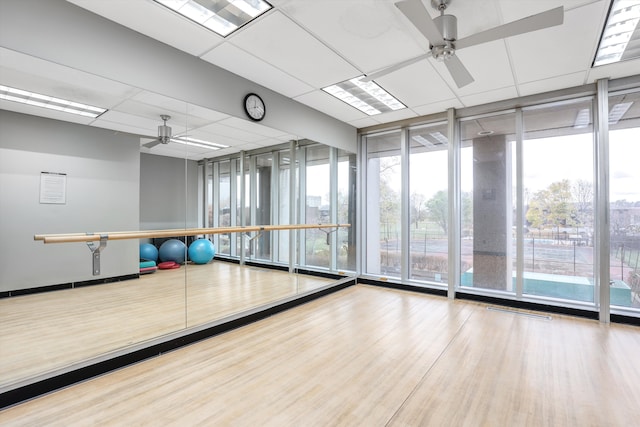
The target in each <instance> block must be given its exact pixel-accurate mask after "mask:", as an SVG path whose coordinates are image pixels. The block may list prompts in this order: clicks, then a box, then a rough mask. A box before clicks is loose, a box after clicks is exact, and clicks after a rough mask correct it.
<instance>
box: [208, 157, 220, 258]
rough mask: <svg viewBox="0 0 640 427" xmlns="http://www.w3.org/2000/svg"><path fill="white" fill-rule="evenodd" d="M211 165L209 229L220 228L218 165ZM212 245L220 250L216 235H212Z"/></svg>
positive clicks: (214, 163) (213, 163) (216, 163)
mask: <svg viewBox="0 0 640 427" xmlns="http://www.w3.org/2000/svg"><path fill="white" fill-rule="evenodd" d="M210 164H211V178H212V179H211V216H212V218H211V221H212V222H211V224H210V226H211V227H219V226H220V164H219V163H218V162H210ZM212 237H213V244H214V245H215V247H216V248H218V250H219V248H220V239H219V237H220V236H219V235H218V234H213V235H212Z"/></svg>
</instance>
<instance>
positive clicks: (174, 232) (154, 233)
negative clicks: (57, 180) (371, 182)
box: [33, 224, 351, 244]
mask: <svg viewBox="0 0 640 427" xmlns="http://www.w3.org/2000/svg"><path fill="white" fill-rule="evenodd" d="M350 226H351V224H290V225H249V226H238V227H217V228H177V229H171V230H142V231H111V232H99V233H69V234H36V235H34V236H33V240H42V241H43V243H45V244H46V243H74V242H95V241H99V240H100V239H101V238H105V237H106V240H127V239H147V238H152V237H175V236H195V235H198V234H226V233H239V232H240V233H241V232H246V231H272V230H302V229H312V228H340V227H350Z"/></svg>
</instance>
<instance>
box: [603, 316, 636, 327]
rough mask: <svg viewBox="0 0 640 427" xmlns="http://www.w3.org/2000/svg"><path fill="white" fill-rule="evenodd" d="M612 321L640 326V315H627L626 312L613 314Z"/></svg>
mask: <svg viewBox="0 0 640 427" xmlns="http://www.w3.org/2000/svg"><path fill="white" fill-rule="evenodd" d="M610 319H611V322H613V323H624V324H626V325H632V326H640V317H633V316H627V315H624V314H611V315H610Z"/></svg>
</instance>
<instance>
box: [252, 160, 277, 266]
mask: <svg viewBox="0 0 640 427" xmlns="http://www.w3.org/2000/svg"><path fill="white" fill-rule="evenodd" d="M272 165H273V155H272V154H271V153H268V154H262V155H259V156H257V157H256V172H255V174H256V191H255V201H254V204H253V206H254V207H255V212H254V215H255V225H271V224H272V220H271V206H272V202H271V201H272V193H273V192H274V191H273V190H274V189H272V188H271V183H272V176H271V175H272V170H273V166H272ZM252 245H253V247H252V253H253V256H254V257H255V258H257V259H261V260H270V259H271V232H267V233H262V234H260V235H259V236H258V237H256V238H255V239H253V240H252Z"/></svg>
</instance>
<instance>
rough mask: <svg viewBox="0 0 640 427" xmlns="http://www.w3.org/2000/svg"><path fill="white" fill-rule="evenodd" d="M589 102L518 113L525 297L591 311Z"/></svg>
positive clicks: (593, 289)
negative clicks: (582, 304) (586, 305)
mask: <svg viewBox="0 0 640 427" xmlns="http://www.w3.org/2000/svg"><path fill="white" fill-rule="evenodd" d="M593 105H594V104H593V99H592V98H586V99H581V100H575V101H568V102H559V103H553V104H548V105H539V106H536V107H534V108H528V109H525V110H524V111H523V123H524V137H523V143H522V145H523V153H522V159H523V199H524V200H523V207H524V224H523V227H524V246H523V248H524V253H523V254H522V256H523V258H524V259H523V261H524V262H523V265H524V268H523V280H522V282H523V290H522V292H523V294H524V295H535V296H542V297H551V298H558V299H563V300H570V301H577V302H587V303H593V302H594V301H595V299H596V295H595V294H596V287H595V286H594V239H593V236H594V184H593V177H594V173H595V172H594V154H593V153H594V135H593Z"/></svg>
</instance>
